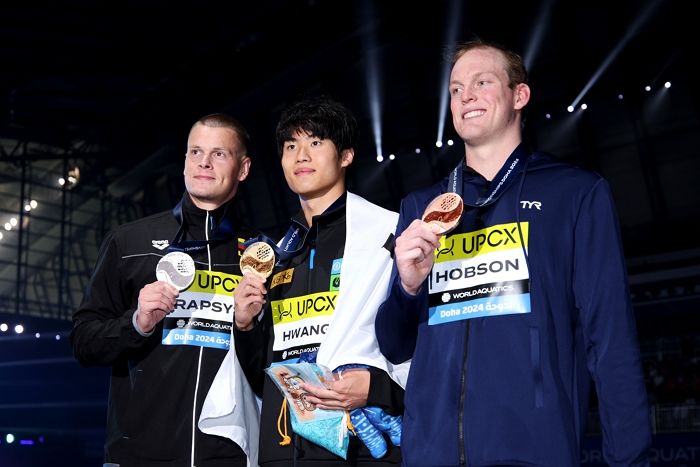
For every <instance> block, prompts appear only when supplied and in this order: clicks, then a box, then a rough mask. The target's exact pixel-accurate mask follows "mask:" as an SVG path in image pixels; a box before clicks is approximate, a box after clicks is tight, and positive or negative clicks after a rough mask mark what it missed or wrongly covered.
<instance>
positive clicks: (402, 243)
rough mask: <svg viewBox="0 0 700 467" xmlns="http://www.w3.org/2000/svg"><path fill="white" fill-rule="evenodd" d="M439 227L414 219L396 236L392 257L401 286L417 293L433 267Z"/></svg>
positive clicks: (407, 290) (408, 291)
mask: <svg viewBox="0 0 700 467" xmlns="http://www.w3.org/2000/svg"><path fill="white" fill-rule="evenodd" d="M439 231H440V227H438V226H437V225H435V224H431V223H427V222H423V221H422V220H420V219H415V220H414V221H413V222H411V225H409V226H408V227H407V228H406V230H404V231H403V232H402V233H401V235H399V236H398V237H397V238H396V243H395V246H394V257H395V258H396V268H397V269H398V272H399V278H400V279H401V286H402V287H403V289H404V290H405V291H406V293H408V294H410V295H417V294H418V291H419V290H420V288H421V286H422V285H423V282H424V281H425V278H426V277H428V274H429V273H430V270H431V269H432V267H433V261H434V258H435V256H434V251H435V249H436V248H438V246H439V245H440V234H439V233H438V232H439Z"/></svg>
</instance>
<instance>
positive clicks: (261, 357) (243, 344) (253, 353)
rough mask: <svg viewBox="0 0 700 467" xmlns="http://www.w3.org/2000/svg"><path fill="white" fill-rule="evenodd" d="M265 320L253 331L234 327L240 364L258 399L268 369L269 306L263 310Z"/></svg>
mask: <svg viewBox="0 0 700 467" xmlns="http://www.w3.org/2000/svg"><path fill="white" fill-rule="evenodd" d="M262 312H263V313H265V314H264V315H263V319H261V320H260V321H257V322H256V324H255V326H254V327H253V329H250V330H248V331H241V330H239V329H238V328H236V326H235V325H234V326H233V342H234V345H235V347H236V356H237V357H238V363H239V364H240V365H241V368H242V369H243V373H244V374H245V377H246V379H247V380H248V384H250V387H251V388H253V392H255V394H256V395H257V396H258V397H262V393H263V385H264V383H265V368H267V349H268V343H269V334H270V333H271V332H272V331H271V329H270V328H271V323H270V321H269V320H268V319H267V318H268V317H269V316H270V309H269V307H268V306H266V307H265V308H263V311H262Z"/></svg>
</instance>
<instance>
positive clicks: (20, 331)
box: [15, 324, 24, 334]
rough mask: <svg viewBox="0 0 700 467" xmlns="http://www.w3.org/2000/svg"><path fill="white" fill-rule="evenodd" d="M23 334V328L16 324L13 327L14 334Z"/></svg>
mask: <svg viewBox="0 0 700 467" xmlns="http://www.w3.org/2000/svg"><path fill="white" fill-rule="evenodd" d="M23 332H24V326H22V325H21V324H17V325H16V326H15V334H22V333H23Z"/></svg>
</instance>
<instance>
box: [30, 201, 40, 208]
mask: <svg viewBox="0 0 700 467" xmlns="http://www.w3.org/2000/svg"><path fill="white" fill-rule="evenodd" d="M38 205H39V203H37V202H36V200H35V199H33V200H31V201H30V202H29V206H31V208H32V209H36V207H37V206H38Z"/></svg>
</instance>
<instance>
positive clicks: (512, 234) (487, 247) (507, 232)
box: [435, 222, 529, 263]
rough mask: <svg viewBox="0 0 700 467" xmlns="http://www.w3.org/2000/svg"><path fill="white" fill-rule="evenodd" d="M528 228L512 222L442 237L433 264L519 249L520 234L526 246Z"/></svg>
mask: <svg viewBox="0 0 700 467" xmlns="http://www.w3.org/2000/svg"><path fill="white" fill-rule="evenodd" d="M528 227H529V224H528V223H527V222H521V223H520V227H518V224H517V223H515V222H512V223H509V224H499V225H494V226H491V227H487V228H485V229H481V230H476V231H474V232H467V233H463V234H456V235H448V236H446V237H445V236H443V237H441V238H440V247H439V248H438V249H437V251H436V253H435V262H436V263H440V262H443V261H453V260H455V259H465V258H473V257H475V256H477V255H480V254H484V253H492V252H496V251H504V250H510V249H514V248H521V243H520V234H522V237H523V241H524V242H525V246H527V244H528ZM518 230H520V232H518Z"/></svg>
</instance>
